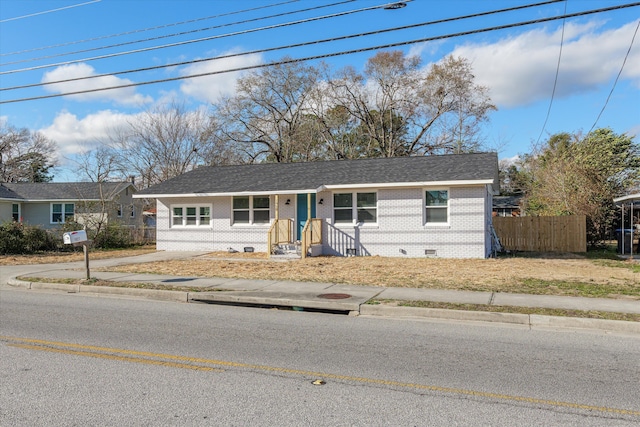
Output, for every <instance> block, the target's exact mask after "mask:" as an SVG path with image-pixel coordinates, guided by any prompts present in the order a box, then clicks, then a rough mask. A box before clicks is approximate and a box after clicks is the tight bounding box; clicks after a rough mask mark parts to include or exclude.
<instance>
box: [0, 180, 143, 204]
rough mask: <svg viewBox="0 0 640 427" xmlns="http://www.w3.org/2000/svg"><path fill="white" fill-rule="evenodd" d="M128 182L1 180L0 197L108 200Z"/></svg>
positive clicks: (128, 184) (127, 185)
mask: <svg viewBox="0 0 640 427" xmlns="http://www.w3.org/2000/svg"><path fill="white" fill-rule="evenodd" d="M129 186H133V184H131V183H130V182H101V183H100V182H3V183H0V198H7V199H17V200H27V201H38V200H42V201H49V200H110V199H112V198H113V196H115V195H116V194H119V193H120V192H122V191H123V190H124V189H125V188H127V187H129Z"/></svg>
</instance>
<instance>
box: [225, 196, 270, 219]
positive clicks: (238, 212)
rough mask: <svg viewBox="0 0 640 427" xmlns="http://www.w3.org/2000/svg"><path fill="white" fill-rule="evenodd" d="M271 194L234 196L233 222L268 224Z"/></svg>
mask: <svg viewBox="0 0 640 427" xmlns="http://www.w3.org/2000/svg"><path fill="white" fill-rule="evenodd" d="M269 208H270V199H269V196H236V197H234V198H233V224H268V223H269V216H270V215H269Z"/></svg>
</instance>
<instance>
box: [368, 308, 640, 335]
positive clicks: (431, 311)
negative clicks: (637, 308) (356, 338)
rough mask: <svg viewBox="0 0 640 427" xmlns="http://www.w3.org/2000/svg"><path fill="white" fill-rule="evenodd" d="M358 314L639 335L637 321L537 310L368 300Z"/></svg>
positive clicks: (639, 328)
mask: <svg viewBox="0 0 640 427" xmlns="http://www.w3.org/2000/svg"><path fill="white" fill-rule="evenodd" d="M360 314H361V315H363V316H365V315H368V316H387V317H424V318H431V319H447V320H462V321H479V322H497V323H507V324H517V325H525V326H529V327H530V328H573V329H595V330H600V331H609V332H624V333H632V334H639V335H640V322H628V321H624V320H607V319H591V318H581V317H561V316H543V315H539V314H519V313H493V312H484V311H462V310H448V309H440V308H420V307H392V306H384V305H367V304H364V305H362V306H361V307H360Z"/></svg>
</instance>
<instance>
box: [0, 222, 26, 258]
mask: <svg viewBox="0 0 640 427" xmlns="http://www.w3.org/2000/svg"><path fill="white" fill-rule="evenodd" d="M23 251H24V226H23V225H22V223H19V222H14V221H11V222H5V223H4V224H2V225H0V254H2V255H5V254H20V253H23Z"/></svg>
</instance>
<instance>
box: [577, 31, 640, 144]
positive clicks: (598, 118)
mask: <svg viewBox="0 0 640 427" xmlns="http://www.w3.org/2000/svg"><path fill="white" fill-rule="evenodd" d="M638 28H640V21H638V25H637V26H636V30H635V31H634V32H633V37H632V38H631V44H630V45H629V49H627V54H626V55H625V56H624V61H622V66H621V67H620V71H618V75H617V76H616V79H615V81H614V82H613V86H612V87H611V91H609V95H608V96H607V99H606V101H605V102H604V105H603V106H602V110H600V114H598V117H597V118H596V121H595V122H593V126H591V129H589V132H587V135H589V134H590V133H591V132H592V131H593V129H594V128H595V127H596V124H598V121H599V120H600V117H601V116H602V113H604V110H605V109H606V108H607V105H608V104H609V100H610V99H611V95H613V91H614V89H615V88H616V85H617V84H618V80H619V79H620V75H621V74H622V70H624V66H625V64H626V63H627V58H629V53H631V48H632V47H633V42H634V41H635V39H636V35H637V34H638Z"/></svg>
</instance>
